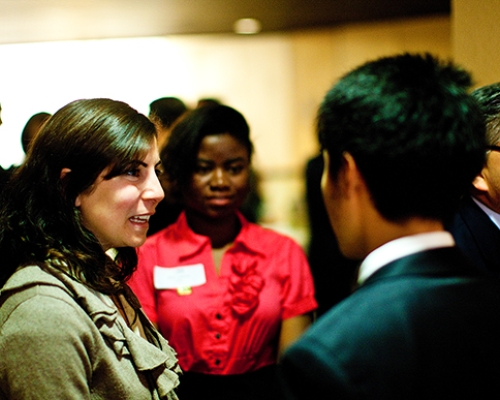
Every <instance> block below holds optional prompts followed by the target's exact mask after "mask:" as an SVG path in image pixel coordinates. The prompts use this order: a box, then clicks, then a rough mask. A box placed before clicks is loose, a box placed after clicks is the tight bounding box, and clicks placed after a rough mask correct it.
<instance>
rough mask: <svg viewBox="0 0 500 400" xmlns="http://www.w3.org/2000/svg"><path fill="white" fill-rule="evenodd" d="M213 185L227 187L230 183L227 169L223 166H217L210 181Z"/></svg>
mask: <svg viewBox="0 0 500 400" xmlns="http://www.w3.org/2000/svg"><path fill="white" fill-rule="evenodd" d="M210 185H211V186H212V187H225V186H228V185H229V180H228V177H227V173H226V171H224V169H223V168H216V169H215V170H214V173H213V174H212V179H211V181H210Z"/></svg>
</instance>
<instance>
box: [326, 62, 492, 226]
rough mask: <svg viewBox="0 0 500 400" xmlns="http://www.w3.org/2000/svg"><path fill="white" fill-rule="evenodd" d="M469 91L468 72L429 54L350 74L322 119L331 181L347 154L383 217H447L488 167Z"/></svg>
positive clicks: (480, 121)
mask: <svg viewBox="0 0 500 400" xmlns="http://www.w3.org/2000/svg"><path fill="white" fill-rule="evenodd" d="M470 85H471V79H470V76H469V74H468V73H467V72H465V71H463V70H462V69H460V68H458V67H456V66H454V65H452V64H451V63H447V64H443V63H440V62H439V61H438V60H436V59H435V58H433V57H432V56H430V55H424V56H421V55H411V54H403V55H398V56H394V57H385V58H381V59H378V60H375V61H373V62H369V63H367V64H364V65H362V66H361V67H359V68H357V69H355V70H353V71H352V72H350V73H348V74H347V75H345V76H344V77H343V78H342V79H341V80H340V81H339V82H338V83H337V84H336V85H335V86H334V87H333V88H332V89H331V90H330V91H329V92H328V93H327V95H326V97H325V99H324V100H323V103H322V105H321V107H320V110H319V114H318V134H319V139H320V142H321V145H322V147H323V149H324V150H326V151H327V152H328V155H329V159H330V172H331V176H336V174H337V172H338V171H339V170H340V168H341V166H342V155H343V154H344V153H346V152H347V153H350V154H351V155H352V156H353V158H354V160H355V161H356V164H357V166H358V169H359V171H360V172H361V174H362V176H363V178H364V180H365V182H366V184H367V187H368V189H369V191H370V194H371V197H372V200H373V202H374V204H375V207H376V208H377V210H378V212H379V213H380V214H381V215H382V216H383V217H384V218H386V219H387V220H390V221H400V220H401V221H402V220H405V219H408V218H410V217H415V216H418V217H423V218H429V219H436V220H440V221H444V220H446V219H448V218H449V217H450V216H451V214H452V213H453V210H454V206H455V205H456V203H457V202H458V199H459V197H460V195H461V194H462V193H464V192H465V191H466V190H467V188H468V187H469V185H470V183H471V181H472V179H473V178H474V176H475V175H476V174H477V173H478V172H479V171H480V170H481V167H482V165H483V163H484V149H485V146H486V144H485V127H484V120H483V117H482V115H481V112H480V110H479V107H478V104H477V103H476V101H475V100H474V99H473V98H472V97H471V96H470V95H469V94H467V90H468V89H469V87H470Z"/></svg>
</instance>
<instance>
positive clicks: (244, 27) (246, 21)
mask: <svg viewBox="0 0 500 400" xmlns="http://www.w3.org/2000/svg"><path fill="white" fill-rule="evenodd" d="M261 28H262V26H261V23H260V21H259V20H256V19H255V18H241V19H239V20H237V21H236V22H235V23H234V31H235V32H236V33H238V34H240V35H253V34H256V33H259V32H260V30H261Z"/></svg>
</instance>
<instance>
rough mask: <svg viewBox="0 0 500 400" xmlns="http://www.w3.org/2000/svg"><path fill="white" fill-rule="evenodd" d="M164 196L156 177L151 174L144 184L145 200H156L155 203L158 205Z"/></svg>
mask: <svg viewBox="0 0 500 400" xmlns="http://www.w3.org/2000/svg"><path fill="white" fill-rule="evenodd" d="M164 196H165V193H164V192H163V188H162V187H161V184H160V180H159V179H158V176H157V175H156V173H152V174H151V176H150V177H149V179H148V181H147V184H146V190H145V191H144V198H145V199H146V200H156V202H157V203H159V202H160V201H161V200H162V199H163V197H164Z"/></svg>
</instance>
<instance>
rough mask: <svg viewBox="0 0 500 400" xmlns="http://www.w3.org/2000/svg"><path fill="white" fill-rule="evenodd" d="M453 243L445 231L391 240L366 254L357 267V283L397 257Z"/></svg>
mask: <svg viewBox="0 0 500 400" xmlns="http://www.w3.org/2000/svg"><path fill="white" fill-rule="evenodd" d="M454 245H455V241H454V240H453V236H451V234H450V233H449V232H445V231H435V232H429V233H420V234H417V235H411V236H404V237H402V238H399V239H395V240H391V241H390V242H387V243H385V244H383V245H382V246H380V247H378V248H376V249H375V250H373V251H372V252H371V253H370V254H368V255H367V256H366V258H365V259H364V260H363V262H362V263H361V266H360V267H359V274H358V284H360V285H361V284H362V283H363V282H364V281H366V279H368V277H369V276H370V275H372V274H373V273H375V272H376V271H377V270H379V269H380V268H382V267H383V266H384V265H387V264H389V263H390V262H392V261H394V260H397V259H398V258H402V257H406V256H409V255H410V254H414V253H419V252H421V251H425V250H431V249H436V248H440V247H452V246H454Z"/></svg>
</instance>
